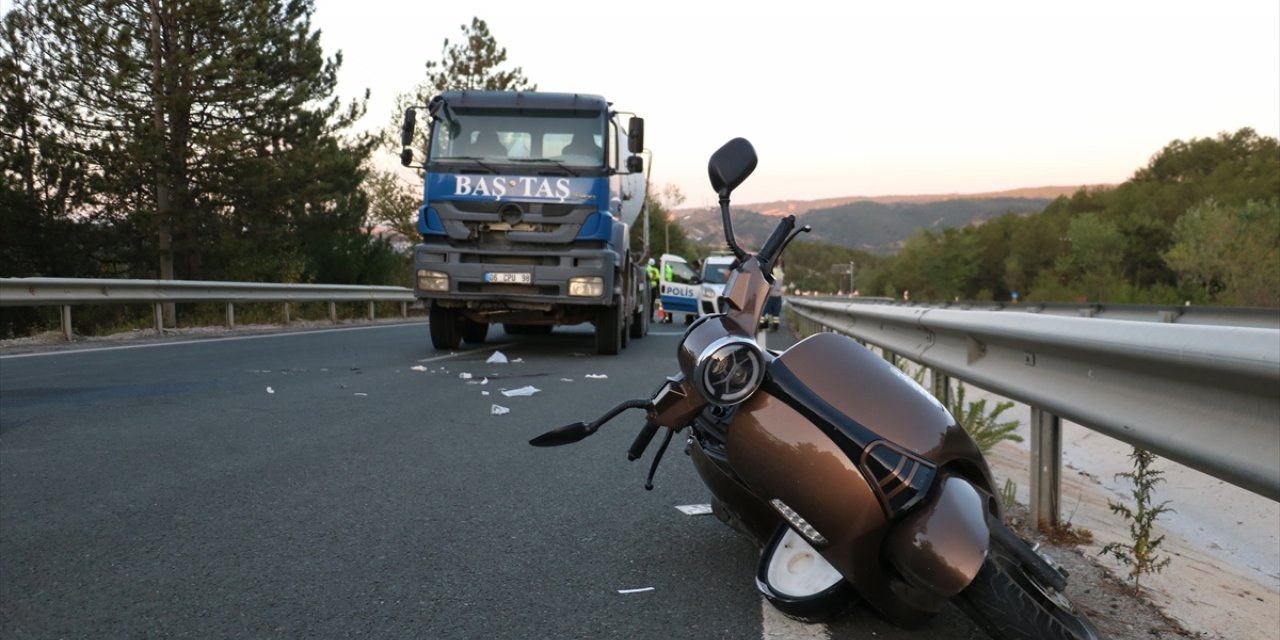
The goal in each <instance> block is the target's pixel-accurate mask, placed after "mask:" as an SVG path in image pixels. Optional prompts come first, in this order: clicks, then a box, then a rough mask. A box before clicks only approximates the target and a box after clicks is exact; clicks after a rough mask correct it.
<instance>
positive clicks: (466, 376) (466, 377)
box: [458, 371, 471, 380]
mask: <svg viewBox="0 0 1280 640" xmlns="http://www.w3.org/2000/svg"><path fill="white" fill-rule="evenodd" d="M458 377H459V378H461V379H463V380H470V379H471V374H469V373H467V372H465V371H464V372H462V373H459V374H458Z"/></svg>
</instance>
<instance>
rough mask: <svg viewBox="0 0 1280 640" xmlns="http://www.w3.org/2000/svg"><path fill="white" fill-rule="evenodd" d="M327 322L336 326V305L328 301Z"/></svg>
mask: <svg viewBox="0 0 1280 640" xmlns="http://www.w3.org/2000/svg"><path fill="white" fill-rule="evenodd" d="M329 322H332V323H333V324H338V303H336V302H334V301H332V300H330V301H329Z"/></svg>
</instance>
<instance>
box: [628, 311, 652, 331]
mask: <svg viewBox="0 0 1280 640" xmlns="http://www.w3.org/2000/svg"><path fill="white" fill-rule="evenodd" d="M648 333H649V313H648V305H641V309H640V310H639V311H636V312H635V313H632V314H631V337H632V338H643V337H645V335H647V334H648Z"/></svg>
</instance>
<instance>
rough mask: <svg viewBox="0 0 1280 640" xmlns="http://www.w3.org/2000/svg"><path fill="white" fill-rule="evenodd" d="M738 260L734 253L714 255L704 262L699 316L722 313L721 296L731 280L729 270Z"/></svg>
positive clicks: (699, 297)
mask: <svg viewBox="0 0 1280 640" xmlns="http://www.w3.org/2000/svg"><path fill="white" fill-rule="evenodd" d="M734 260H736V258H734V257H733V254H732V253H713V254H711V255H709V256H707V259H706V260H703V261H702V274H701V275H700V276H699V277H700V278H701V279H702V286H701V288H702V290H701V291H700V292H699V295H698V315H699V316H709V315H711V314H714V313H720V296H721V295H722V294H723V293H724V283H725V281H726V280H728V279H729V269H730V267H732V266H733V261H734Z"/></svg>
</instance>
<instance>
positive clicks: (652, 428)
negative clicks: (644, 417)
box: [627, 422, 658, 461]
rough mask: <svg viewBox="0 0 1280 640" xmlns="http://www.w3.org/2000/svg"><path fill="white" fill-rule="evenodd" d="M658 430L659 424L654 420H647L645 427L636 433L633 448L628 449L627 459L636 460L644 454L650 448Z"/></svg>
mask: <svg viewBox="0 0 1280 640" xmlns="http://www.w3.org/2000/svg"><path fill="white" fill-rule="evenodd" d="M657 432H658V425H656V424H654V423H652V422H645V423H644V428H643V429H641V430H640V433H638V434H636V439H635V441H633V442H632V443H631V448H630V449H627V460H628V461H635V460H638V459H640V456H643V455H644V450H645V449H648V448H649V442H650V441H652V440H653V436H654V434H656V433H657Z"/></svg>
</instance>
